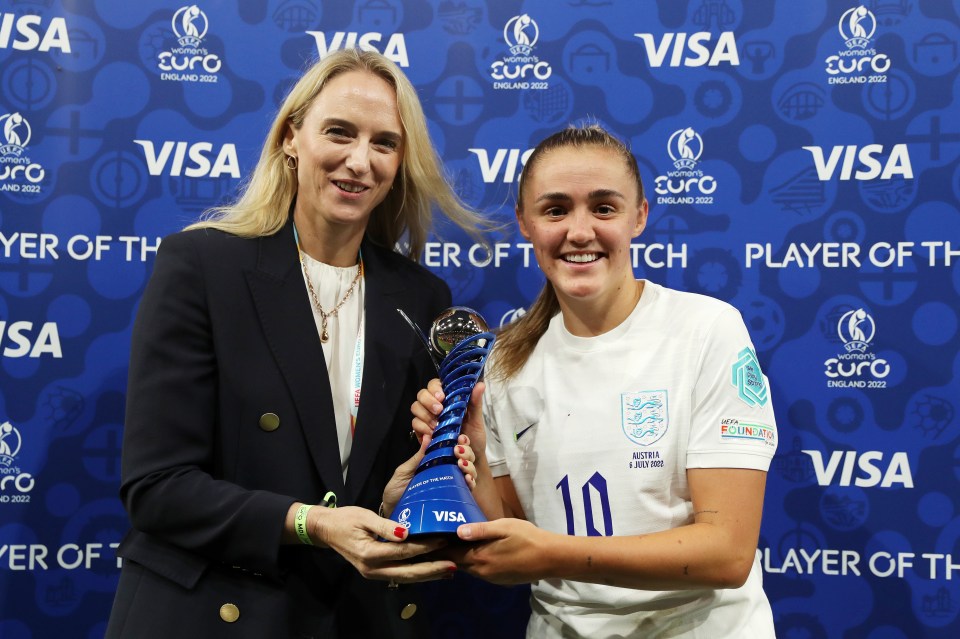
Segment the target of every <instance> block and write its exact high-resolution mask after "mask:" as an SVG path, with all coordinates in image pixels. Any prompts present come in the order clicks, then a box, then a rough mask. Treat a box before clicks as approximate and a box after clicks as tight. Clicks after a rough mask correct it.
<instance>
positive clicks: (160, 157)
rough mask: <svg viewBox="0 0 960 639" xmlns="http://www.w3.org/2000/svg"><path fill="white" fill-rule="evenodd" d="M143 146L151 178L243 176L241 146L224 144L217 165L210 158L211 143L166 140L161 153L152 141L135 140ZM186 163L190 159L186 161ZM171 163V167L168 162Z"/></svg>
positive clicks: (218, 154)
mask: <svg viewBox="0 0 960 639" xmlns="http://www.w3.org/2000/svg"><path fill="white" fill-rule="evenodd" d="M134 142H136V143H137V144H139V145H140V146H141V147H143V155H144V158H145V159H146V161H147V170H148V171H149V172H150V175H163V174H164V171H165V170H166V172H167V174H168V175H172V176H174V177H176V176H179V175H181V174H183V175H186V176H187V177H208V176H209V177H214V178H215V177H220V176H221V175H223V174H224V173H226V174H227V175H229V176H231V177H235V178H239V177H240V163H239V162H238V161H237V147H236V146H235V145H233V144H224V145H223V146H222V147H221V148H220V150H219V151H218V152H217V157H216V159H215V160H214V162H213V164H212V165H211V164H210V160H209V158H208V157H207V154H208V153H211V152H212V151H213V145H212V144H210V143H209V142H197V143H195V144H189V143H187V142H173V141H170V140H168V141H166V142H164V143H163V144H162V145H160V149H159V151H158V150H157V149H156V148H155V147H154V145H153V142H152V141H151V140H134ZM185 160H189V162H186V166H184V164H185V162H184V161H185ZM168 162H170V165H169V168H168V166H167V163H168Z"/></svg>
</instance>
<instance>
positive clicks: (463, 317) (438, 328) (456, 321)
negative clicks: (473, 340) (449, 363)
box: [430, 306, 489, 359]
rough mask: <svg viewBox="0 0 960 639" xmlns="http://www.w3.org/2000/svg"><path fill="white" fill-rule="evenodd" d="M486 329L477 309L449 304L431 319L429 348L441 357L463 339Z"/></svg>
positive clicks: (484, 331) (485, 324)
mask: <svg viewBox="0 0 960 639" xmlns="http://www.w3.org/2000/svg"><path fill="white" fill-rule="evenodd" d="M488 330H489V329H488V328H487V323H486V322H485V321H484V320H483V317H481V316H480V313H478V312H477V311H475V310H473V309H472V308H467V307H466V306H451V307H450V308H448V309H447V310H445V311H443V312H442V313H440V315H438V316H437V318H436V319H435V320H433V324H432V325H431V326H430V348H431V350H433V351H434V352H435V353H436V354H437V355H439V356H440V359H443V358H444V357H446V355H447V354H448V353H449V352H450V351H452V350H453V349H454V348H455V347H456V345H457V344H459V343H460V342H462V341H463V340H465V339H467V338H468V337H472V336H474V335H477V334H479V333H486V332H487V331H488Z"/></svg>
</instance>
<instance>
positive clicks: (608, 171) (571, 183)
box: [517, 145, 647, 315]
mask: <svg viewBox="0 0 960 639" xmlns="http://www.w3.org/2000/svg"><path fill="white" fill-rule="evenodd" d="M529 168H530V174H529V176H528V178H527V180H526V181H525V183H524V184H523V194H522V195H523V197H522V202H523V210H518V211H517V220H518V221H519V223H520V232H521V234H522V235H523V237H525V238H526V239H527V240H529V241H530V242H531V243H532V244H533V250H534V254H535V255H536V256H537V262H538V263H539V264H540V268H541V269H542V270H543V273H544V275H546V277H547V279H548V280H549V281H550V283H551V284H553V287H554V289H555V291H556V293H557V299H558V300H559V302H560V307H561V308H562V309H563V310H564V312H567V311H568V310H570V309H576V310H578V311H587V312H589V313H602V314H613V315H618V314H619V311H620V310H621V309H620V307H621V306H624V305H625V304H630V305H631V306H630V308H632V304H634V303H635V302H636V298H635V297H634V295H635V291H636V285H635V283H634V275H633V268H632V266H631V261H630V241H631V240H632V239H633V238H635V237H637V236H638V235H640V233H641V232H642V231H643V227H644V225H645V224H646V221H647V203H646V201H645V200H642V199H641V197H640V195H639V189H638V187H637V181H636V178H635V177H634V176H633V175H632V174H631V173H630V171H629V170H628V168H627V166H626V165H625V164H624V160H623V158H622V157H621V156H620V155H618V154H617V153H616V152H614V151H613V150H610V149H604V148H602V147H599V146H593V145H588V146H581V147H579V148H578V147H573V146H565V147H560V148H555V149H551V150H548V151H546V152H544V153H543V154H542V155H541V156H540V157H538V158H537V159H536V162H535V164H534V165H533V166H531V167H529ZM525 170H526V169H525ZM628 298H629V299H628ZM625 300H626V301H625Z"/></svg>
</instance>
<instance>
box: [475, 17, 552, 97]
mask: <svg viewBox="0 0 960 639" xmlns="http://www.w3.org/2000/svg"><path fill="white" fill-rule="evenodd" d="M503 39H504V41H505V42H506V43H507V45H508V46H509V47H510V55H508V56H505V57H503V58H501V59H500V60H497V61H496V62H494V63H493V64H491V65H490V77H492V78H493V80H494V82H493V88H494V89H549V88H550V83H549V82H547V79H548V78H549V77H550V76H551V75H553V68H552V67H551V66H550V63H548V62H546V61H544V60H541V59H540V58H539V57H537V56H536V55H534V53H533V50H534V47H535V46H536V44H537V40H539V39H540V27H538V26H537V23H536V21H535V20H534V19H533V18H531V17H530V16H529V15H527V14H523V15H520V16H514V17H512V18H510V19H509V20H507V24H506V25H505V26H504V27H503Z"/></svg>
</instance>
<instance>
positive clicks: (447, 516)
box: [433, 510, 467, 523]
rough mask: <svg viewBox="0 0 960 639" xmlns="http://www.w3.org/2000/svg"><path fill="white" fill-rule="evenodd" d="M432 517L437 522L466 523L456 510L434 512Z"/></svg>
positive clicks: (461, 514)
mask: <svg viewBox="0 0 960 639" xmlns="http://www.w3.org/2000/svg"><path fill="white" fill-rule="evenodd" d="M433 516H434V517H436V518H437V521H456V522H463V523H467V520H466V518H465V517H464V516H463V513H461V512H458V511H456V510H435V511H433Z"/></svg>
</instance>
